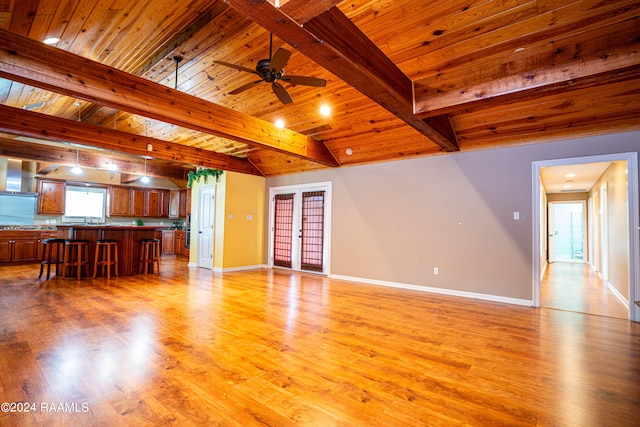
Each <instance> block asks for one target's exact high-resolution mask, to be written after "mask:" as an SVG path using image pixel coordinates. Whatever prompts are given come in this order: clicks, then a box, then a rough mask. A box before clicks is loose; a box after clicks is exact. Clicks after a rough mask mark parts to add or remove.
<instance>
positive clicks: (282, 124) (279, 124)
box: [275, 119, 284, 129]
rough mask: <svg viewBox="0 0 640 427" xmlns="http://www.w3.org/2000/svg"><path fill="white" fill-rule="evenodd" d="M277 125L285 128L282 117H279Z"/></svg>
mask: <svg viewBox="0 0 640 427" xmlns="http://www.w3.org/2000/svg"><path fill="white" fill-rule="evenodd" d="M275 124H276V127H279V128H280V129H282V128H284V120H282V119H278V120H276V123H275Z"/></svg>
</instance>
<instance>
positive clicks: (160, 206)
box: [144, 188, 169, 218]
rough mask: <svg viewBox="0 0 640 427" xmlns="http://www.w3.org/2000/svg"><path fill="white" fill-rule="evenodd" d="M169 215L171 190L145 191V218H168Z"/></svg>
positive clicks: (151, 189)
mask: <svg viewBox="0 0 640 427" xmlns="http://www.w3.org/2000/svg"><path fill="white" fill-rule="evenodd" d="M168 214H169V190H158V189H153V188H150V189H148V190H145V202H144V216H150V217H154V218H161V217H166V216H168Z"/></svg>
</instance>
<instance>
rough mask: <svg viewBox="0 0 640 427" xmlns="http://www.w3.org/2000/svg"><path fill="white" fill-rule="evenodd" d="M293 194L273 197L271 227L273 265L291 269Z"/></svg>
mask: <svg viewBox="0 0 640 427" xmlns="http://www.w3.org/2000/svg"><path fill="white" fill-rule="evenodd" d="M293 202H294V194H277V195H276V196H275V208H274V225H273V265H275V266H278V267H287V268H291V259H292V254H293V251H292V249H293Z"/></svg>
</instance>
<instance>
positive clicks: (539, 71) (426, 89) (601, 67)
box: [415, 20, 640, 117]
mask: <svg viewBox="0 0 640 427" xmlns="http://www.w3.org/2000/svg"><path fill="white" fill-rule="evenodd" d="M638 40H640V26H639V25H638V23H637V22H636V21H635V20H627V21H625V22H622V23H620V22H618V23H616V24H615V25H610V26H608V27H603V28H599V29H598V31H590V32H589V33H588V35H587V37H585V34H579V35H577V36H571V37H566V38H562V39H555V40H553V42H546V43H544V44H540V45H538V46H529V47H528V48H527V49H523V50H522V51H520V52H516V53H513V54H510V55H509V56H499V57H495V58H490V59H488V60H487V61H485V62H484V63H482V64H480V65H476V66H474V67H461V68H458V69H455V70H453V71H442V72H439V73H438V74H437V75H434V76H433V77H430V78H427V79H421V80H420V81H416V84H415V97H416V113H417V114H420V115H421V116H422V117H433V116H441V115H442V114H449V113H452V112H456V111H462V110H464V111H466V112H468V111H472V110H474V109H476V108H488V107H491V106H494V105H497V104H505V103H508V102H513V101H523V100H525V99H534V98H538V97H541V96H547V95H550V94H557V93H561V92H566V91H568V90H575V89H578V88H583V87H588V86H591V85H594V84H596V83H597V84H603V82H604V81H607V80H609V81H611V82H615V81H624V80H627V79H631V78H637V77H638V76H639V75H640V51H639V50H638Z"/></svg>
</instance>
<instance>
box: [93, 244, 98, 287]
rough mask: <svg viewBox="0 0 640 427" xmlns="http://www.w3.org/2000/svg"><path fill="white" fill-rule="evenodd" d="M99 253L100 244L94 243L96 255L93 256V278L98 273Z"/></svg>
mask: <svg viewBox="0 0 640 427" xmlns="http://www.w3.org/2000/svg"><path fill="white" fill-rule="evenodd" d="M99 255H100V245H96V256H95V257H93V278H94V279H95V278H96V275H97V274H98V258H99Z"/></svg>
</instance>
